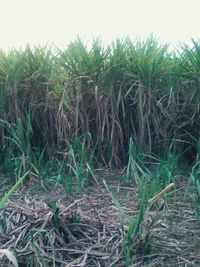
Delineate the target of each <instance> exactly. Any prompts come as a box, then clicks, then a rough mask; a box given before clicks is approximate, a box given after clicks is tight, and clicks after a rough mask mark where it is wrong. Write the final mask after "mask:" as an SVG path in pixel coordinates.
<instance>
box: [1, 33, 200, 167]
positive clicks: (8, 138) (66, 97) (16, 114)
mask: <svg viewBox="0 0 200 267" xmlns="http://www.w3.org/2000/svg"><path fill="white" fill-rule="evenodd" d="M176 54H177V55H175V53H169V52H168V47H167V45H162V44H160V43H159V42H158V41H157V39H156V38H155V37H154V36H150V37H149V38H148V39H147V40H146V41H140V40H138V41H135V42H132V41H131V40H129V39H128V38H126V39H123V40H116V41H115V42H113V43H112V44H111V45H110V46H109V47H107V48H104V47H103V45H102V44H101V41H100V40H95V41H94V43H93V45H92V47H91V49H88V48H87V47H86V46H85V45H84V44H83V42H82V41H81V40H80V39H77V40H75V41H74V42H72V43H71V44H70V45H69V46H68V47H67V49H66V50H64V51H58V54H57V55H56V56H55V55H53V54H52V53H51V50H50V49H47V48H41V47H37V48H34V49H31V48H30V47H27V48H26V49H25V50H20V51H16V50H12V51H10V52H8V53H7V54H6V53H5V52H3V51H1V53H0V120H1V123H0V145H1V147H2V149H1V153H0V154H1V155H0V160H1V163H2V164H3V163H5V165H6V162H8V158H17V157H19V156H20V155H21V154H23V155H25V156H27V154H28V155H30V154H31V153H33V152H34V150H36V151H38V149H39V150H40V151H43V150H44V158H45V159H49V158H51V157H52V156H53V155H55V153H56V152H57V151H58V150H59V151H60V150H62V151H65V150H66V149H68V148H67V146H66V144H67V143H70V142H71V140H73V139H74V138H78V137H79V136H82V135H84V136H85V138H84V141H83V143H84V146H85V149H86V153H87V154H88V155H89V154H90V153H91V152H92V151H93V150H94V157H95V158H96V159H97V160H98V161H99V162H100V163H101V164H105V165H110V166H113V165H115V166H119V165H121V164H124V163H127V162H128V151H129V140H130V138H132V139H133V142H134V145H135V149H137V151H138V152H139V153H143V154H146V155H147V154H148V155H156V156H157V157H163V158H166V157H167V156H168V154H169V150H170V147H172V146H175V147H177V148H178V150H177V151H178V152H177V153H179V155H183V156H182V158H181V161H182V162H184V161H185V162H187V163H191V162H192V161H193V160H194V158H195V156H196V152H197V151H196V147H197V146H196V143H195V142H194V140H197V139H198V137H199V136H198V135H199V127H200V126H199V125H200V123H199V99H200V94H199V92H200V90H199V89H200V83H199V78H198V73H199V67H200V44H199V43H198V42H195V41H193V47H192V48H190V47H188V46H186V45H184V44H183V45H182V48H181V50H180V51H179V54H178V53H176ZM8 126H9V127H8ZM13 129H14V130H15V137H13ZM16 138H17V141H16ZM66 141H67V142H66ZM16 142H17V144H16ZM19 143H20V146H19ZM175 143H177V144H175ZM172 144H173V145H172ZM20 153H21V154H20Z"/></svg>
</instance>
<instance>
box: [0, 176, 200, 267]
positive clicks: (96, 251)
mask: <svg viewBox="0 0 200 267" xmlns="http://www.w3.org/2000/svg"><path fill="white" fill-rule="evenodd" d="M119 175H120V172H118V171H116V172H113V171H112V172H111V171H106V172H105V171H104V172H103V173H100V174H99V176H100V177H101V178H103V179H104V180H105V181H106V184H107V185H108V187H109V188H110V190H112V192H113V194H114V195H115V196H116V198H117V199H118V200H119V203H120V207H117V206H116V203H113V199H112V197H111V196H110V194H109V193H108V191H107V190H106V188H105V185H104V183H103V182H101V181H102V180H103V179H98V181H99V182H97V183H96V182H94V184H93V185H91V186H89V187H88V188H87V190H85V191H83V192H82V194H79V193H77V194H73V195H69V194H66V192H65V191H64V190H63V189H62V188H60V187H58V186H57V187H51V189H49V190H48V191H46V192H45V191H44V190H41V188H40V187H38V188H37V186H35V187H34V186H32V187H30V185H29V186H28V185H24V186H23V187H22V188H20V190H18V191H17V192H16V193H15V194H14V195H13V196H12V197H11V198H10V200H9V202H8V203H7V205H6V206H5V207H4V209H3V210H1V211H0V226H1V228H0V248H1V249H10V250H11V251H15V253H16V256H17V260H18V262H19V266H20V267H21V266H22V267H23V266H34V267H37V266H52V267H53V266H60V267H72V266H88V267H90V266H91V267H93V266H94V267H95V266H105V267H111V266H126V265H125V262H124V257H123V242H124V241H123V240H124V231H125V232H126V230H127V227H128V224H127V220H126V218H135V216H136V214H137V212H138V206H139V199H138V198H139V197H138V189H137V187H136V186H134V185H131V184H127V185H121V184H120V183H119V182H118V179H116V177H117V176H119ZM98 183H99V184H98ZM1 185H2V186H1V190H0V198H1V197H2V196H3V194H4V192H3V191H5V188H6V187H5V184H4V182H3V180H2V183H1ZM3 188H4V190H3ZM30 188H31V190H30ZM33 188H34V189H33ZM39 188H40V189H39ZM194 198H195V191H194V189H193V187H192V185H190V184H189V183H187V179H183V181H181V183H179V185H178V186H177V188H176V199H174V198H169V199H165V200H164V201H165V208H164V209H162V210H157V209H154V210H152V211H151V212H149V213H148V229H147V230H148V233H147V236H146V240H145V250H144V251H143V253H141V252H140V253H138V251H137V244H138V240H139V238H140V236H139V234H140V233H138V236H137V238H134V239H133V240H132V244H130V245H131V246H132V253H133V255H132V261H131V264H130V266H132V267H133V266H148V267H150V266H151V267H153V266H158V267H160V266H164V267H168V266H173V267H175V266H178V267H183V266H184V267H186V266H187V267H188V266H200V223H199V221H198V220H197V217H196V212H195V207H194ZM52 200H55V202H53V203H54V204H55V203H56V208H55V207H54V208H55V209H54V210H53V208H52V206H51V205H52V204H51V203H52ZM54 206H55V205H54ZM121 208H122V210H121ZM56 218H57V219H58V220H59V226H58V224H57V225H56V223H57V222H56V220H55V219H56ZM122 225H123V227H122ZM123 229H124V230H123ZM147 248H148V249H147ZM31 264H32V265H31ZM42 264H43V265H42ZM0 266H2V267H3V266H12V265H9V263H8V260H7V259H6V258H5V257H2V258H1V259H0Z"/></svg>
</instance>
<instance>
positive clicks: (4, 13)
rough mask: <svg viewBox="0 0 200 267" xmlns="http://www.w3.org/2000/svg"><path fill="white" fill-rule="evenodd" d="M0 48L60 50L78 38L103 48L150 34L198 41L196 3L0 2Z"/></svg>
mask: <svg viewBox="0 0 200 267" xmlns="http://www.w3.org/2000/svg"><path fill="white" fill-rule="evenodd" d="M0 11H1V12H0V48H3V49H5V50H7V49H8V48H11V47H16V48H19V47H22V48H23V47H25V46H26V44H27V43H29V44H30V45H32V46H34V45H39V44H40V45H45V44H46V43H48V44H50V43H51V42H54V43H55V44H56V45H57V46H58V47H59V48H61V49H62V48H64V47H66V46H67V44H69V42H70V41H72V40H74V39H75V38H76V36H77V35H79V36H80V37H81V38H82V39H83V41H85V42H86V43H88V44H89V43H90V42H91V40H92V39H93V38H95V37H100V38H101V39H102V41H103V43H104V44H105V45H107V44H109V43H110V42H112V41H113V40H115V39H116V38H120V37H125V36H129V37H130V38H132V39H133V40H134V39H136V38H137V37H141V38H142V39H145V38H146V37H147V36H148V35H149V34H151V33H154V34H155V35H156V36H157V37H158V38H159V40H160V42H162V43H165V42H167V43H170V44H172V45H175V46H177V45H178V44H179V42H182V41H184V42H186V43H189V42H190V38H194V39H195V40H199V38H200V15H199V12H200V0H0Z"/></svg>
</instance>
